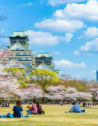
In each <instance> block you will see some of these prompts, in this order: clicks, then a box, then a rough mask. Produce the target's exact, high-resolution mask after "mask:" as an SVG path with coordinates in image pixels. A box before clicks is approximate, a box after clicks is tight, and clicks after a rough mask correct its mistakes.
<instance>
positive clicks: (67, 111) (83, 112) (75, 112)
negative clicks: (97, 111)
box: [64, 111, 86, 113]
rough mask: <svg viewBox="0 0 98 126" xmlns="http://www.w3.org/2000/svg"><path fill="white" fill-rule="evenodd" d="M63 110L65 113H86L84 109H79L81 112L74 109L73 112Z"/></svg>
mask: <svg viewBox="0 0 98 126" xmlns="http://www.w3.org/2000/svg"><path fill="white" fill-rule="evenodd" d="M64 112H65V113H86V111H84V112H83V111H81V112H74V111H73V112H70V111H64Z"/></svg>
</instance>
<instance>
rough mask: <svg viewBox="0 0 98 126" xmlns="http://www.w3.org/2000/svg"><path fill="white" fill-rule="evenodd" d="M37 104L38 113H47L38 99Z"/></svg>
mask: <svg viewBox="0 0 98 126" xmlns="http://www.w3.org/2000/svg"><path fill="white" fill-rule="evenodd" d="M36 106H37V109H38V112H37V113H38V114H42V113H43V114H45V112H44V111H43V110H42V107H41V105H40V103H39V101H37V102H36Z"/></svg>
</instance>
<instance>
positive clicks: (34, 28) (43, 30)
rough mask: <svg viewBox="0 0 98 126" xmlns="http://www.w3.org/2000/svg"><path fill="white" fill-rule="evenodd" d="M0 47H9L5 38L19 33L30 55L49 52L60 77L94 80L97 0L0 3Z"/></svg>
mask: <svg viewBox="0 0 98 126" xmlns="http://www.w3.org/2000/svg"><path fill="white" fill-rule="evenodd" d="M0 15H4V16H7V19H6V20H4V21H1V22H0V34H1V35H2V36H4V37H3V38H0V45H1V46H4V47H6V45H9V44H10V41H9V39H8V35H12V31H13V29H14V30H15V31H23V30H24V29H25V31H26V34H27V35H28V37H29V43H30V47H31V50H32V52H33V53H36V52H37V51H38V52H43V53H44V52H50V54H51V56H53V62H54V63H55V67H56V69H60V70H61V74H67V75H71V76H73V77H75V78H77V79H86V80H96V70H97V69H98V59H97V56H98V23H97V22H98V1H97V0H2V1H0Z"/></svg>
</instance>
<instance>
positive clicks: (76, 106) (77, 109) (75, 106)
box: [69, 102, 86, 113]
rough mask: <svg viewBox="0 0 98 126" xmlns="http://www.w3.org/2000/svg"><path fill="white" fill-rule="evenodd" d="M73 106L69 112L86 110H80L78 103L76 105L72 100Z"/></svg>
mask: <svg viewBox="0 0 98 126" xmlns="http://www.w3.org/2000/svg"><path fill="white" fill-rule="evenodd" d="M72 104H73V107H72V108H71V109H70V110H69V112H77V113H81V112H86V111H85V110H81V109H80V106H79V105H76V102H73V103H72Z"/></svg>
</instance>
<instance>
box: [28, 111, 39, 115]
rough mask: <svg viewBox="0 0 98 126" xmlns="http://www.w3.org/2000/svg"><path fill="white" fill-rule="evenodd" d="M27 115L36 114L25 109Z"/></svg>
mask: <svg viewBox="0 0 98 126" xmlns="http://www.w3.org/2000/svg"><path fill="white" fill-rule="evenodd" d="M27 115H38V114H35V113H32V112H31V111H29V110H27Z"/></svg>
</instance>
